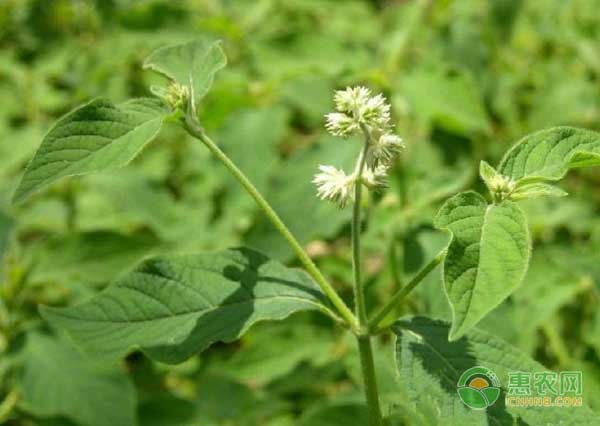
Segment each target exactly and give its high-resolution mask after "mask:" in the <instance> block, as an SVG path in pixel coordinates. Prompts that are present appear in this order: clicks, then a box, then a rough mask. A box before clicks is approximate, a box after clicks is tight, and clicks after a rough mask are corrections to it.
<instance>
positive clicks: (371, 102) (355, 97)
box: [313, 86, 404, 207]
mask: <svg viewBox="0 0 600 426" xmlns="http://www.w3.org/2000/svg"><path fill="white" fill-rule="evenodd" d="M334 102H335V109H336V111H335V112H331V113H329V114H326V115H325V119H326V123H325V128H326V129H327V130H328V131H329V132H330V133H331V134H332V135H334V136H341V137H344V138H346V137H348V136H350V135H353V134H356V133H359V132H363V133H364V134H365V137H366V143H367V145H368V146H367V149H366V150H365V151H364V153H365V158H364V160H365V167H364V169H362V174H361V175H360V176H359V169H360V167H357V168H356V170H355V171H354V173H352V174H351V175H346V173H345V172H344V171H343V170H339V169H336V168H335V167H333V166H319V173H317V175H316V176H315V178H314V180H313V182H314V183H315V184H316V186H317V195H318V196H319V197H320V198H321V199H323V200H330V201H333V202H336V203H337V204H338V205H339V206H340V207H344V206H345V205H346V204H347V202H348V201H350V200H352V199H353V196H354V186H355V184H356V182H358V181H360V182H361V183H362V184H364V185H365V186H367V187H368V188H369V189H372V190H377V189H381V188H385V187H387V181H386V178H387V171H388V169H389V167H391V165H392V164H393V161H394V159H395V157H396V155H398V154H399V153H400V152H401V151H402V149H403V148H404V142H403V141H402V139H401V138H400V137H398V136H397V135H395V134H394V133H393V126H392V125H391V124H390V118H391V117H390V109H391V107H390V105H389V104H388V103H387V101H386V99H385V97H384V96H383V95H381V94H378V95H375V96H372V95H371V91H370V90H369V89H367V88H366V87H360V86H359V87H348V88H346V89H344V90H339V91H337V92H336V93H335V96H334ZM360 161H361V159H359V162H360Z"/></svg>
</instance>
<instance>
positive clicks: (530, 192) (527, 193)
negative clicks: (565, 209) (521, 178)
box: [510, 182, 569, 201]
mask: <svg viewBox="0 0 600 426" xmlns="http://www.w3.org/2000/svg"><path fill="white" fill-rule="evenodd" d="M567 195H569V194H568V193H567V192H565V191H563V190H562V189H560V188H558V187H556V186H554V185H549V184H547V183H542V182H537V183H529V184H526V185H522V186H519V187H517V189H516V190H515V192H513V193H512V194H510V199H511V200H513V201H519V200H530V199H533V198H541V197H566V196H567Z"/></svg>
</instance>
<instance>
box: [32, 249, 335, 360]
mask: <svg viewBox="0 0 600 426" xmlns="http://www.w3.org/2000/svg"><path fill="white" fill-rule="evenodd" d="M325 303H326V302H325V300H324V297H323V296H322V294H321V293H320V292H319V290H318V287H317V286H316V284H314V283H313V281H312V280H311V279H310V278H309V277H308V275H307V274H306V273H304V272H303V271H300V270H297V269H290V268H286V267H285V266H283V265H281V264H279V263H278V262H275V261H272V260H270V259H268V258H267V257H266V256H264V255H262V254H260V253H258V252H255V251H252V250H249V249H245V248H242V249H235V250H227V251H223V252H219V253H209V254H198V255H187V256H163V257H156V258H154V259H150V260H148V261H146V262H144V263H142V264H141V265H140V266H139V267H137V268H136V269H135V270H134V271H132V272H131V273H129V274H127V275H125V276H124V277H122V278H121V279H119V280H117V281H116V282H115V283H114V284H113V285H112V286H110V287H108V288H107V289H106V290H105V291H104V292H102V293H100V294H99V295H98V296H96V297H94V298H92V299H91V300H90V301H89V302H87V303H84V304H82V305H79V306H74V307H69V308H65V309H57V308H50V307H43V308H42V315H43V316H44V317H45V318H46V319H47V320H48V321H49V322H50V323H51V324H53V325H54V326H56V327H59V328H62V329H65V330H66V331H67V332H68V333H69V334H70V336H71V337H72V338H73V340H74V341H75V342H76V343H78V344H79V345H80V346H81V347H82V348H83V349H84V350H85V351H86V352H89V353H96V354H101V355H104V356H113V357H114V356H121V355H124V354H126V353H127V352H129V351H130V350H131V349H132V348H141V349H142V350H144V351H145V352H147V353H148V354H149V355H150V356H152V357H154V358H155V359H158V360H159V361H162V362H166V363H178V362H181V361H184V360H185V359H187V358H189V357H191V356H192V355H194V354H195V353H197V352H200V351H202V350H203V349H206V348H207V347H208V346H209V345H211V344H212V343H214V342H217V341H226V342H228V341H233V340H235V339H237V338H238V337H240V336H241V335H242V334H244V332H246V330H247V329H248V328H249V327H250V326H251V325H252V324H254V323H255V322H257V321H262V320H280V319H283V318H285V317H287V316H289V315H290V314H292V313H294V312H298V311H303V310H315V309H316V310H321V311H324V312H329V310H328V308H326V306H325Z"/></svg>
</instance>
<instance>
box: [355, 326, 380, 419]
mask: <svg viewBox="0 0 600 426" xmlns="http://www.w3.org/2000/svg"><path fill="white" fill-rule="evenodd" d="M356 340H357V342H358V352H359V354H360V366H361V369H362V374H363V382H364V386H365V394H366V397H367V406H368V410H369V425H370V426H381V425H382V422H383V420H382V416H381V407H380V405H379V392H378V390H377V377H376V376H375V363H374V362H373V348H372V346H371V336H356Z"/></svg>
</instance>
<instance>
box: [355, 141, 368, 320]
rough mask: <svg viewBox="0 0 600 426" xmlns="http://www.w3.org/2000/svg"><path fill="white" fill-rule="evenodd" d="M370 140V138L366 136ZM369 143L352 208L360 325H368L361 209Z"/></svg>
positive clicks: (361, 159) (362, 155) (361, 160)
mask: <svg viewBox="0 0 600 426" xmlns="http://www.w3.org/2000/svg"><path fill="white" fill-rule="evenodd" d="M366 137H367V138H368V136H366ZM368 150H369V142H368V141H366V142H365V147H364V148H363V150H362V151H361V153H360V156H359V157H358V163H357V168H356V174H357V178H356V184H355V185H354V205H353V208H352V272H353V275H354V303H355V305H356V306H355V310H356V316H357V317H358V322H359V324H360V325H365V324H366V323H367V307H366V303H365V295H364V291H363V287H362V277H361V264H360V257H361V256H360V231H361V226H360V225H361V223H360V222H361V219H360V214H361V208H362V181H361V179H362V174H363V170H364V169H365V163H366V157H367V151H368Z"/></svg>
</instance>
